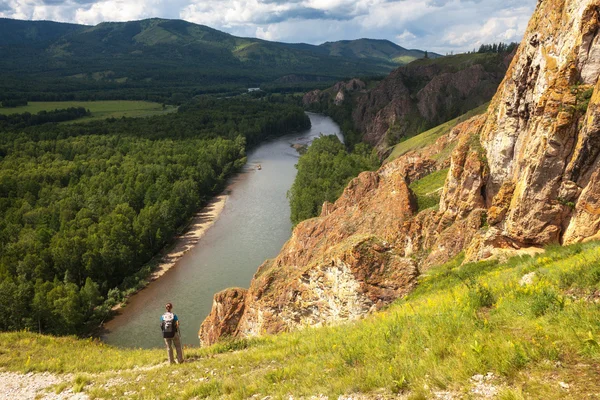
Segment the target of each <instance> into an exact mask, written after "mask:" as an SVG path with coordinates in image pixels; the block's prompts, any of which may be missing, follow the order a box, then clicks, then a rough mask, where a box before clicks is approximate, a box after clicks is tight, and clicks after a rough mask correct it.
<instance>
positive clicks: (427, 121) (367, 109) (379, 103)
mask: <svg viewBox="0 0 600 400" xmlns="http://www.w3.org/2000/svg"><path fill="white" fill-rule="evenodd" d="M450 59H451V60H452V63H449V64H446V63H441V62H438V61H439V60H437V61H436V60H429V61H423V60H422V61H420V62H417V63H413V64H410V65H408V66H405V67H401V68H398V69H397V70H395V71H394V72H392V73H391V74H390V75H389V76H388V77H387V78H386V79H384V80H383V81H382V82H381V83H380V84H379V85H378V86H377V87H375V88H374V89H373V90H371V91H370V92H369V93H368V94H367V95H365V96H361V97H360V98H359V99H358V101H357V104H356V107H355V108H354V111H353V113H352V119H353V121H354V124H355V126H356V127H357V128H358V129H359V130H360V131H361V132H362V133H363V138H364V140H365V141H367V142H369V143H370V144H372V145H373V146H375V147H377V148H379V149H380V150H384V149H385V148H386V147H387V146H388V144H389V143H390V142H391V143H396V142H397V141H398V140H399V139H400V138H402V137H404V136H410V135H414V134H415V133H417V132H418V130H419V129H423V128H424V127H433V126H436V125H438V124H441V123H443V122H445V121H447V120H449V119H452V118H454V117H457V116H459V115H461V114H463V113H465V112H467V111H469V110H471V109H473V108H475V107H477V106H479V105H481V104H483V103H485V102H487V101H489V100H490V99H491V98H492V96H493V95H494V93H496V90H497V88H498V85H499V84H500V82H501V80H502V78H503V76H504V73H505V72H506V68H507V67H508V64H506V62H507V61H509V60H510V59H511V56H510V55H509V56H508V60H505V59H504V58H503V57H502V56H501V55H491V54H485V55H481V54H476V55H459V56H454V57H451V58H450Z"/></svg>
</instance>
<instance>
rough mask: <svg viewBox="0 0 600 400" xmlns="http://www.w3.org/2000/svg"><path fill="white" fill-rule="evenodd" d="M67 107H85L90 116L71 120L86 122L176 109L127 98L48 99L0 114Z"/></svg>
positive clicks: (167, 111)
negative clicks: (47, 100)
mask: <svg viewBox="0 0 600 400" xmlns="http://www.w3.org/2000/svg"><path fill="white" fill-rule="evenodd" d="M69 107H85V108H86V109H88V110H90V111H91V112H92V115H91V116H90V117H85V118H81V119H78V120H76V121H71V123H73V122H76V123H79V122H87V121H94V120H101V119H107V118H121V117H150V116H153V115H161V114H165V113H169V112H174V111H176V110H177V108H176V107H174V106H167V107H166V108H164V109H163V106H162V104H159V103H152V102H148V101H129V100H102V101H50V102H29V104H28V105H26V106H22V107H15V108H0V114H4V115H9V114H19V113H25V112H28V113H31V114H37V113H38V112H40V111H53V110H56V109H64V108H69Z"/></svg>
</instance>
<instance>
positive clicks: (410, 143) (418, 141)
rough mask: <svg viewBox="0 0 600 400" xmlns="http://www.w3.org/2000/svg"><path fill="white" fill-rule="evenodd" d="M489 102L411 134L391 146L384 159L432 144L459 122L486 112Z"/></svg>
mask: <svg viewBox="0 0 600 400" xmlns="http://www.w3.org/2000/svg"><path fill="white" fill-rule="evenodd" d="M489 104H490V103H485V104H482V105H481V106H479V107H477V108H475V109H473V110H471V111H469V112H468V113H466V114H463V115H461V116H460V117H458V118H455V119H453V120H450V121H448V122H445V123H443V124H441V125H438V126H436V127H435V128H431V129H429V130H428V131H425V132H423V133H420V134H418V135H416V136H413V137H411V138H409V139H407V140H405V141H403V142H401V143H398V144H397V145H395V146H394V147H393V150H392V152H391V153H390V155H389V157H388V158H387V159H386V162H390V161H392V160H395V159H396V158H398V157H400V156H402V155H404V154H406V153H408V152H409V151H413V150H418V149H422V148H423V147H425V146H428V145H430V144H433V143H434V142H435V141H436V140H437V139H439V138H440V137H441V136H443V135H445V134H446V133H448V132H450V130H451V129H452V128H454V127H455V126H456V125H458V124H460V123H461V122H465V121H466V120H468V119H469V118H472V117H474V116H476V115H480V114H483V113H484V112H486V111H487V108H488V106H489ZM451 151H452V148H448V149H447V152H448V154H441V153H440V154H438V155H437V157H438V158H442V157H446V156H448V155H449V152H451Z"/></svg>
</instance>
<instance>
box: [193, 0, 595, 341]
mask: <svg viewBox="0 0 600 400" xmlns="http://www.w3.org/2000/svg"><path fill="white" fill-rule="evenodd" d="M599 13H600V0H545V1H540V2H538V7H537V10H536V12H535V14H534V16H533V18H532V20H531V22H530V25H529V27H528V30H527V32H526V34H525V37H524V41H523V44H522V45H521V46H520V48H519V50H518V52H517V54H516V56H515V58H514V59H513V61H512V64H511V66H510V68H509V69H508V72H507V74H506V77H505V79H504V81H503V82H502V84H501V85H500V88H499V89H498V91H497V93H496V95H495V96H494V98H493V100H492V102H491V105H490V107H489V109H488V112H487V114H485V115H482V116H478V117H475V118H473V119H471V120H469V121H467V122H464V123H462V124H460V125H458V126H457V127H456V128H454V129H453V130H452V131H451V132H449V133H447V134H445V135H444V136H442V137H441V138H439V139H438V140H437V141H436V142H435V143H431V144H430V145H429V146H426V147H425V148H423V149H421V150H418V151H412V152H409V153H406V154H404V155H403V156H402V157H400V158H398V159H396V160H394V161H392V162H390V163H388V164H386V165H384V166H383V167H382V168H381V169H380V170H379V171H377V172H366V173H363V174H361V175H360V176H359V177H358V178H356V179H355V180H353V181H352V182H351V183H350V184H349V185H348V187H347V188H346V190H345V191H344V193H343V195H342V196H341V197H340V199H338V200H337V201H336V202H335V204H326V205H325V206H324V207H323V212H322V215H321V216H320V217H319V218H315V219H312V220H308V221H305V222H303V223H301V224H299V225H298V226H297V228H296V229H295V230H294V232H293V235H292V238H291V239H290V240H289V241H288V243H286V245H285V246H284V248H283V249H282V251H281V253H280V254H279V255H278V257H277V258H275V259H274V260H269V261H267V262H265V263H264V264H263V265H262V266H261V267H260V268H259V270H258V272H257V273H256V275H255V277H254V279H253V280H252V282H251V285H250V289H249V290H248V291H244V290H239V289H236V290H234V291H231V290H230V291H225V292H222V293H220V294H218V295H217V296H215V303H214V306H213V312H212V313H211V315H210V316H209V317H208V318H207V319H206V320H205V322H204V323H203V324H202V326H201V329H200V332H199V337H200V340H201V343H203V344H210V343H213V342H214V341H216V340H218V339H219V338H220V337H223V336H234V337H248V336H253V335H259V334H262V333H276V332H281V331H285V330H291V329H298V328H302V327H304V326H314V325H320V324H329V323H337V322H339V321H344V320H349V319H355V318H359V317H360V316H362V315H364V314H365V313H368V312H370V311H372V310H376V309H378V308H380V307H382V306H384V305H386V304H388V303H390V302H391V301H393V300H394V299H396V298H398V297H400V296H402V295H404V294H405V293H407V292H408V291H410V290H411V288H412V287H413V286H414V285H415V283H416V278H417V276H418V275H419V273H420V272H422V271H423V270H425V269H427V268H428V267H430V266H432V265H436V264H439V263H443V262H445V261H447V260H449V259H451V258H453V257H454V256H456V255H457V254H458V253H460V252H462V251H465V252H466V255H467V260H479V259H485V258H488V257H492V256H503V255H505V254H514V253H519V252H531V251H539V249H540V248H541V246H543V245H545V244H548V243H562V244H567V243H574V242H579V241H584V240H591V239H599V238H600V122H598V121H599V120H600V90H599V87H598V86H599V85H600V83H598V76H599V74H600V37H599V35H598V32H599V28H600V22H599V21H600V20H599V18H600V15H599ZM450 150H452V152H451V156H450V157H449V158H448V157H446V156H444V154H449V153H450ZM445 168H448V174H447V177H446V181H445V184H444V186H443V189H442V193H441V200H440V203H439V207H438V208H437V209H436V208H430V209H427V210H425V211H421V212H417V204H416V199H415V196H414V194H413V192H412V190H411V189H410V187H409V186H410V184H411V183H412V182H414V181H416V180H419V179H421V178H423V177H424V176H426V175H428V174H429V173H431V172H433V171H437V170H442V169H444V170H445Z"/></svg>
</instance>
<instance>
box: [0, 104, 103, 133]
mask: <svg viewBox="0 0 600 400" xmlns="http://www.w3.org/2000/svg"><path fill="white" fill-rule="evenodd" d="M89 115H91V112H90V111H89V110H86V109H85V108H84V107H69V108H64V109H60V110H53V111H40V112H38V113H37V114H31V113H29V112H25V113H20V114H9V115H2V114H0V131H5V130H9V129H22V128H25V127H28V126H34V125H42V124H47V123H49V122H65V121H73V120H76V119H79V118H83V117H85V116H89Z"/></svg>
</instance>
